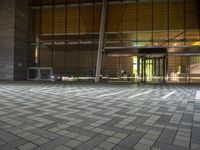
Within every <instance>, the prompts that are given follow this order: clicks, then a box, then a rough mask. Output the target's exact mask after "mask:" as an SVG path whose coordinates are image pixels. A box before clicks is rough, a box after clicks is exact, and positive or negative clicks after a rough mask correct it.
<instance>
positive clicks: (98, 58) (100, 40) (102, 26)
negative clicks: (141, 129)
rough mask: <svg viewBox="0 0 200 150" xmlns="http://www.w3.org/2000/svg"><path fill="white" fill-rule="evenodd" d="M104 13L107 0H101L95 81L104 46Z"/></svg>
mask: <svg viewBox="0 0 200 150" xmlns="http://www.w3.org/2000/svg"><path fill="white" fill-rule="evenodd" d="M106 14H107V0H103V4H102V13H101V26H100V34H99V46H98V54H97V64H96V78H95V82H99V79H100V72H101V63H102V51H103V47H104V33H105V26H106Z"/></svg>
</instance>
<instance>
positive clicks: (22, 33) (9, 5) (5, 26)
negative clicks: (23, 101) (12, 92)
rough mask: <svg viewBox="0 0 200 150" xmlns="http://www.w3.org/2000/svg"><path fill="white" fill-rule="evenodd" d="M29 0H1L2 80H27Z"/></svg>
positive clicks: (0, 61)
mask: <svg viewBox="0 0 200 150" xmlns="http://www.w3.org/2000/svg"><path fill="white" fill-rule="evenodd" d="M28 2H29V1H28V0H0V80H25V79H26V70H27V50H28Z"/></svg>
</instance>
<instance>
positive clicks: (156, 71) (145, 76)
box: [133, 55, 166, 83]
mask: <svg viewBox="0 0 200 150" xmlns="http://www.w3.org/2000/svg"><path fill="white" fill-rule="evenodd" d="M133 76H134V77H135V78H136V79H137V81H139V82H150V83H164V82H165V77H166V56H165V55H163V56H134V57H133Z"/></svg>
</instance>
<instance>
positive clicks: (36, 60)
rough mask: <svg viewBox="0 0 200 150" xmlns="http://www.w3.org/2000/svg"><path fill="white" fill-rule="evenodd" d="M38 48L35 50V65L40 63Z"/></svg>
mask: <svg viewBox="0 0 200 150" xmlns="http://www.w3.org/2000/svg"><path fill="white" fill-rule="evenodd" d="M38 51H39V50H38V48H36V49H35V63H36V64H37V63H38Z"/></svg>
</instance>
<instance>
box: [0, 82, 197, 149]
mask: <svg viewBox="0 0 200 150" xmlns="http://www.w3.org/2000/svg"><path fill="white" fill-rule="evenodd" d="M197 90H200V86H198V85H143V84H138V85H137V84H128V83H127V84H124V83H123V84H122V83H101V84H94V83H71V82H66V83H64V82H60V83H59V82H54V83H50V82H0V150H71V149H73V150H111V149H112V150H132V149H134V150H189V149H193V150H200V100H196V99H195V95H196V91H197Z"/></svg>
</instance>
